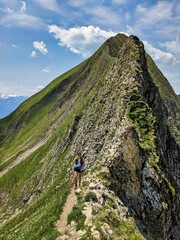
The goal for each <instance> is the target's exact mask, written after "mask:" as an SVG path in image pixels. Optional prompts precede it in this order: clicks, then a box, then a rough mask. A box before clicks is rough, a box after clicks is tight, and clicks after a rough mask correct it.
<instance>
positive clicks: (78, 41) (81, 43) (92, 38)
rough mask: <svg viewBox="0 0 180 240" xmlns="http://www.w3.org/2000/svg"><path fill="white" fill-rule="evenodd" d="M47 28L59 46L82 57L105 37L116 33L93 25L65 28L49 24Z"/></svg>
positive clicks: (91, 52) (92, 51)
mask: <svg viewBox="0 0 180 240" xmlns="http://www.w3.org/2000/svg"><path fill="white" fill-rule="evenodd" d="M48 29H49V33H51V34H52V35H53V36H54V37H55V38H56V39H57V40H59V45H60V46H64V47H67V48H68V49H69V50H70V51H72V52H73V53H75V54H79V55H82V56H83V57H89V56H90V55H91V54H93V53H94V52H95V50H97V48H98V47H100V45H101V44H102V43H103V42H104V41H105V40H106V39H108V38H110V37H111V36H114V35H116V34H117V33H115V32H112V31H104V30H102V29H100V28H99V27H94V26H88V27H84V26H82V27H74V28H70V29H68V30H66V29H64V28H62V27H59V26H56V25H51V26H49V27H48Z"/></svg>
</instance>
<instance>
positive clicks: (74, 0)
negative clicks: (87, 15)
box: [69, 0, 92, 7]
mask: <svg viewBox="0 0 180 240" xmlns="http://www.w3.org/2000/svg"><path fill="white" fill-rule="evenodd" d="M89 2H92V0H91V1H90V0H70V1H69V5H71V6H72V7H82V6H83V5H85V4H86V3H89Z"/></svg>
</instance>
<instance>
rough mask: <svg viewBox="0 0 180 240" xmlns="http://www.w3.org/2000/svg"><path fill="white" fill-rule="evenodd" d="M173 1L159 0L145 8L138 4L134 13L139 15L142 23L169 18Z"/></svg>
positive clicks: (152, 22) (149, 23) (150, 23)
mask: <svg viewBox="0 0 180 240" xmlns="http://www.w3.org/2000/svg"><path fill="white" fill-rule="evenodd" d="M172 10H173V3H172V2H167V1H159V2H158V3H157V4H156V5H154V6H151V7H150V8H146V7H144V6H143V5H141V4H139V5H137V7H136V13H137V15H139V16H140V17H141V21H142V23H145V24H148V25H152V24H154V23H157V22H160V21H162V20H168V19H171V16H172Z"/></svg>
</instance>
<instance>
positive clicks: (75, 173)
mask: <svg viewBox="0 0 180 240" xmlns="http://www.w3.org/2000/svg"><path fill="white" fill-rule="evenodd" d="M77 174H78V173H77V172H76V171H74V189H76V188H77Z"/></svg>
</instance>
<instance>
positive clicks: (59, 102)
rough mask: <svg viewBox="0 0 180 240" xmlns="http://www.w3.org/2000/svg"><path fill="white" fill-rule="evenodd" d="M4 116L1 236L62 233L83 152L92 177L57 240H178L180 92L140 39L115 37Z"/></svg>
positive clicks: (34, 236) (35, 236)
mask: <svg viewBox="0 0 180 240" xmlns="http://www.w3.org/2000/svg"><path fill="white" fill-rule="evenodd" d="M5 120H6V121H5ZM5 120H1V121H0V129H1V132H0V153H1V160H0V164H1V165H0V168H1V171H3V175H2V176H1V181H0V187H1V189H2V193H1V194H0V200H1V203H2V206H3V207H2V208H1V209H0V210H1V213H2V214H0V215H1V217H0V219H1V221H2V223H3V227H2V231H1V235H0V237H2V238H4V237H6V239H20V238H21V239H22V240H23V239H24V240H26V239H27V238H28V237H29V236H32V239H34V240H36V239H40V238H42V236H43V239H50V237H51V239H56V238H57V231H56V230H55V228H54V225H55V224H54V223H55V222H57V219H58V217H59V214H60V213H61V211H62V209H63V205H64V206H65V202H66V198H67V195H68V194H69V192H70V188H69V184H68V181H69V174H68V171H69V165H70V162H71V161H72V159H73V158H74V154H75V152H76V151H77V150H81V151H82V152H83V155H84V158H85V160H86V171H85V173H86V176H84V182H83V186H82V191H80V192H79V193H78V192H77V197H78V204H76V206H75V208H73V209H72V211H71V213H70V214H69V216H68V218H67V229H66V230H67V231H66V232H65V233H64V232H62V234H63V236H59V239H68V238H69V239H72V236H76V239H81V238H82V239H118V238H119V237H124V239H135V238H136V239H143V238H145V239H148V240H151V239H152V240H159V239H161V240H170V239H173V240H178V239H179V236H180V229H179V225H180V209H179V204H180V197H179V196H180V179H179V176H180V134H179V132H180V127H179V126H180V122H179V121H180V99H179V97H178V96H176V94H175V93H174V92H173V90H172V88H171V86H170V85H169V83H168V81H167V80H166V79H165V78H164V76H163V75H162V73H161V72H160V71H159V70H158V68H157V67H156V66H155V64H154V62H153V61H152V59H151V58H150V56H148V55H147V54H146V53H145V51H144V46H143V43H142V42H141V41H140V40H139V39H138V38H137V37H135V36H130V37H127V36H125V35H122V34H118V35H117V36H115V37H113V38H110V39H109V40H108V41H107V42H105V43H104V44H103V45H102V47H101V48H100V49H99V50H98V51H97V52H96V53H95V54H94V55H93V56H92V57H91V58H89V59H87V60H86V61H84V62H83V63H81V64H80V65H78V66H77V67H75V68H74V69H72V70H70V71H69V72H67V73H65V74H64V75H62V76H60V77H59V78H57V79H56V80H55V81H53V82H52V83H51V84H50V85H49V86H47V88H45V89H44V90H42V91H41V92H40V93H38V94H37V95H35V96H33V97H32V98H31V99H29V100H28V101H27V102H26V103H24V104H23V105H21V106H20V108H19V109H18V110H17V111H15V112H14V113H13V114H12V115H11V116H9V117H8V118H7V119H5ZM38 143H42V144H40V145H38ZM35 146H38V147H37V148H36V147H35ZM26 151H27V152H28V153H29V154H28V155H27V156H25V155H24V153H26ZM21 156H24V157H21ZM18 159H19V160H18ZM8 166H12V167H11V168H8ZM5 170H7V171H5ZM77 216H79V217H78V218H77ZM135 224H136V225H137V226H138V228H139V230H140V232H141V234H143V236H144V237H143V236H142V235H141V234H140V233H139V231H138V230H137V228H136V226H135ZM75 232H76V234H74V233H75Z"/></svg>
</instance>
